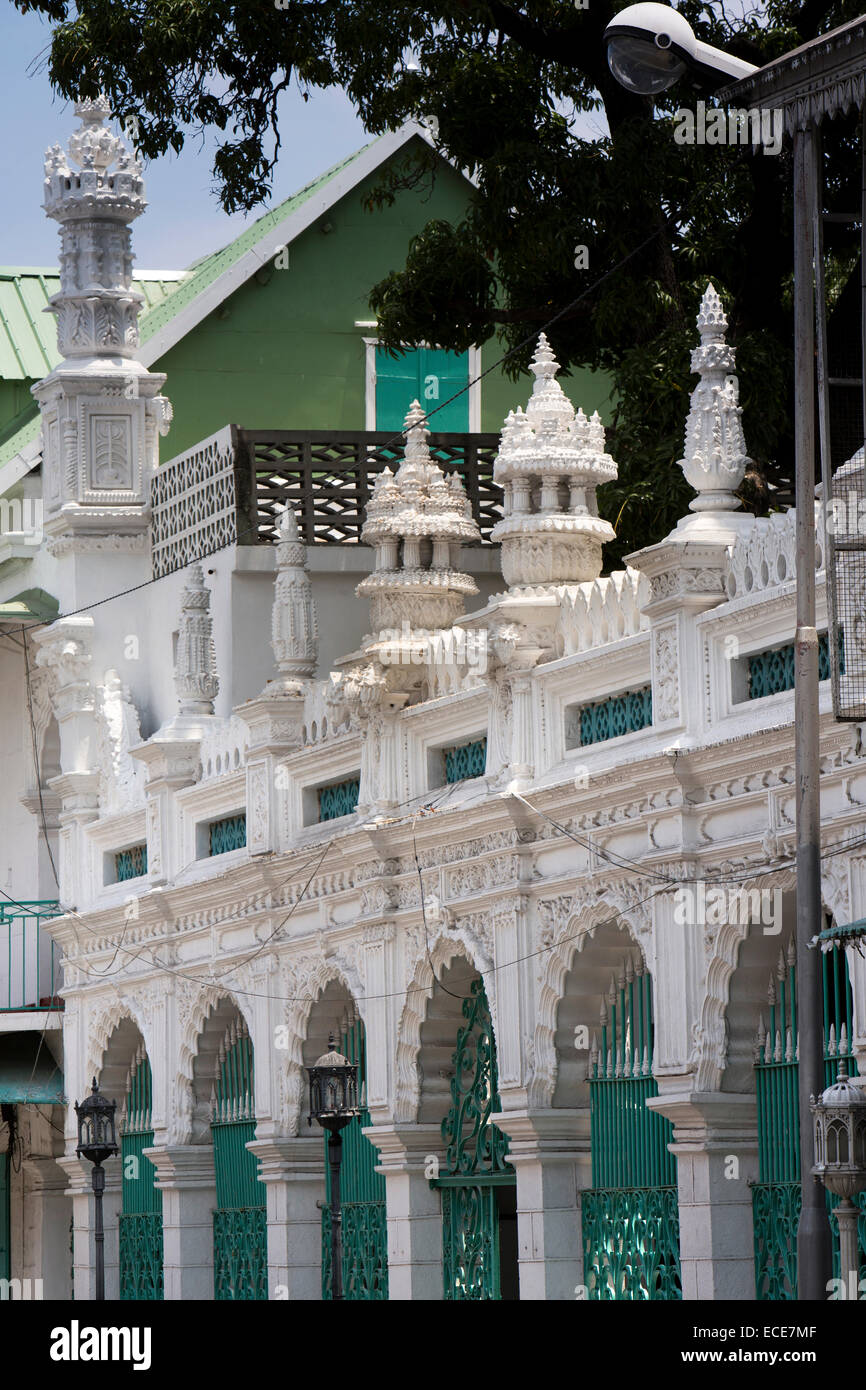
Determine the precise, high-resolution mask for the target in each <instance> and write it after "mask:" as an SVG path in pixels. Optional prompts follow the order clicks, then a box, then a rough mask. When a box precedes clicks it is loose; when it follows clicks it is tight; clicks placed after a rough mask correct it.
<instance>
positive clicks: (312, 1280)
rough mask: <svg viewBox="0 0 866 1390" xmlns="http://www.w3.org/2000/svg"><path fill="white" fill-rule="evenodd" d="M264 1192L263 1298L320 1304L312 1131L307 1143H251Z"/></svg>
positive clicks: (317, 1176)
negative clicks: (265, 1272)
mask: <svg viewBox="0 0 866 1390" xmlns="http://www.w3.org/2000/svg"><path fill="white" fill-rule="evenodd" d="M247 1148H248V1149H249V1151H250V1153H251V1154H254V1155H255V1157H256V1158H257V1159H258V1161H259V1180H260V1181H261V1182H263V1183H264V1184H265V1188H266V1190H267V1210H268V1297H269V1298H277V1299H287V1298H288V1299H305V1300H307V1301H308V1302H320V1301H321V1298H322V1207H321V1204H322V1203H324V1200H325V1156H324V1155H325V1150H324V1144H323V1142H322V1133H321V1130H319V1129H318V1128H317V1129H316V1132H315V1135H314V1136H313V1137H311V1138H309V1139H308V1138H303V1139H300V1138H298V1139H289V1138H286V1139H255V1140H254V1141H253V1142H252V1143H251V1144H248V1145H247Z"/></svg>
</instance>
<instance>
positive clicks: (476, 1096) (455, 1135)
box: [432, 979, 517, 1302]
mask: <svg viewBox="0 0 866 1390" xmlns="http://www.w3.org/2000/svg"><path fill="white" fill-rule="evenodd" d="M463 1017H464V1019H465V1020H466V1022H465V1023H464V1025H463V1027H462V1028H461V1029H460V1031H459V1033H458V1034H457V1047H456V1050H455V1052H454V1055H453V1057H452V1059H451V1060H452V1063H453V1065H454V1075H453V1077H452V1079H451V1104H450V1106H449V1108H448V1113H447V1115H446V1116H445V1119H444V1120H443V1121H442V1138H443V1140H444V1142H445V1168H444V1170H443V1171H441V1172H440V1174H439V1177H438V1178H435V1179H433V1180H432V1186H434V1187H438V1188H439V1189H440V1190H441V1193H442V1264H443V1279H444V1289H443V1292H444V1296H445V1298H446V1299H448V1300H453V1301H455V1302H465V1301H484V1300H491V1299H502V1298H516V1297H517V1281H516V1277H515V1274H516V1243H515V1241H514V1240H512V1239H511V1236H512V1234H513V1231H512V1228H514V1230H515V1231H516V1218H517V1205H516V1182H517V1179H516V1175H515V1172H514V1169H513V1168H512V1167H511V1165H510V1164H509V1163H508V1161H507V1153H508V1139H507V1138H506V1136H505V1135H504V1134H503V1133H502V1131H501V1130H500V1129H497V1127H496V1125H495V1124H493V1123H492V1121H491V1119H490V1116H491V1115H492V1114H495V1113H496V1112H497V1111H498V1110H499V1109H500V1101H499V1078H498V1075H497V1069H496V1042H495V1039H494V1036H493V1022H492V1020H491V1017H490V1007H489V1005H488V1003H487V995H486V993H485V990H484V982H483V981H482V980H480V979H479V980H475V981H474V982H473V984H472V987H471V989H470V992H469V994H468V996H467V998H466V999H464V1001H463ZM503 1228H505V1230H506V1231H507V1255H508V1258H507V1259H505V1260H504V1259H503V1254H504V1253H506V1251H505V1249H504V1247H505V1246H506V1242H505V1241H504V1240H503ZM503 1272H504V1273H505V1279H503Z"/></svg>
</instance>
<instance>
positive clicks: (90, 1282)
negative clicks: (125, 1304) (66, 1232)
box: [57, 1153, 122, 1303]
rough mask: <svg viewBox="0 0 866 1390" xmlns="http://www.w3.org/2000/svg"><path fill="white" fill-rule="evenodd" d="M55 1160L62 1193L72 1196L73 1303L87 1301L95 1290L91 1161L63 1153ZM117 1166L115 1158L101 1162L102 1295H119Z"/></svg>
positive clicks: (119, 1183) (119, 1199)
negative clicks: (62, 1180) (61, 1177)
mask: <svg viewBox="0 0 866 1390" xmlns="http://www.w3.org/2000/svg"><path fill="white" fill-rule="evenodd" d="M57 1162H58V1163H59V1165H60V1167H61V1168H62V1169H63V1171H64V1172H65V1173H66V1175H67V1177H68V1178H69V1187H68V1188H67V1191H66V1195H67V1197H71V1199H72V1251H73V1253H72V1270H73V1273H72V1282H73V1297H74V1299H75V1302H76V1303H87V1302H90V1301H91V1300H92V1299H93V1298H94V1296H95V1293H96V1286H95V1282H94V1278H95V1269H96V1242H95V1241H94V1238H93V1221H94V1210H93V1208H94V1199H93V1189H92V1186H91V1182H92V1178H91V1174H92V1171H93V1167H92V1164H90V1163H88V1162H87V1160H86V1159H83V1158H79V1157H78V1156H77V1155H76V1154H75V1153H72V1154H65V1155H64V1156H63V1157H62V1158H58V1160H57ZM121 1181H122V1177H121V1167H120V1161H119V1159H118V1160H117V1161H115V1160H114V1159H109V1161H108V1163H107V1164H106V1165H105V1192H104V1195H103V1199H102V1221H103V1228H104V1231H105V1246H104V1249H105V1298H106V1301H114V1300H117V1299H118V1298H119V1297H120V1269H119V1258H120V1250H119V1244H118V1232H119V1217H120V1211H121V1205H122V1199H121V1192H120V1188H121Z"/></svg>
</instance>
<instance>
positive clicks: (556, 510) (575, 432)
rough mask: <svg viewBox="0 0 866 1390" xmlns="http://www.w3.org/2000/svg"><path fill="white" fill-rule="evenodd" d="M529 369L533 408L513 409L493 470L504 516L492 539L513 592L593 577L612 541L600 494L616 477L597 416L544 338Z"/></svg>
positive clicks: (598, 570)
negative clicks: (566, 382)
mask: <svg viewBox="0 0 866 1390" xmlns="http://www.w3.org/2000/svg"><path fill="white" fill-rule="evenodd" d="M530 367H531V370H532V372H533V373H534V375H535V385H534V387H533V390H532V396H531V398H530V401H529V404H528V405H527V408H526V411H525V412H524V411H523V410H522V409H518V410H517V411H511V412H509V414H508V417H507V419H506V421H505V425H504V428H503V430H502V435H501V439H500V446H499V453H498V454H497V456H496V462H495V463H494V465H493V476H494V479H495V480H496V482H498V483H501V485H502V488H503V491H504V507H505V515H504V516H503V518H502V520H501V521H499V522H497V524H496V525H495V526H494V528H493V530H492V531H491V533H490V535H491V540H498V541H501V542H502V573H503V575H504V577H505V581H506V583H507V584H508V586H509V588H515V587H518V586H521V585H532V586H538V585H550V584H566V583H580V582H582V581H585V580H591V579H594V578H595V577H596V576H597V575H598V574H599V573H600V571H601V563H602V557H601V548H602V544H603V543H604V542H605V541H611V540H613V538H614V531H613V527H612V526H611V525H610V523H609V522H607V521H603V520H602V519H601V518H600V517H599V515H598V505H597V503H596V496H595V492H596V488H597V487H598V485H599V484H600V483H606V482H610V481H611V480H612V479H613V478H615V477H616V476H617V467H616V464H615V463H614V461H613V459H612V458H611V457H610V455H609V454H607V453H605V449H604V426H603V425H602V423H601V419H600V417H599V414H598V412H597V411H596V412H595V414H594V415H593V416H592V418H591V419H589V420H588V419H587V417H586V416H585V415H584V413H583V411H582V410H578V411H577V413H575V410H574V406H573V405H572V404H571V402H570V401H569V399H568V397H567V396H566V395H565V393H564V391H563V390H562V387H561V386H560V385H559V382H558V381H557V380H556V373H557V372H558V371H559V363H558V362H557V360H556V358H555V357H554V355H553V352H552V351H551V348H550V344H549V343H548V341H547V338H546V337H545V335H544V334H543V333H542V334H541V335H540V337H539V339H538V347H537V349H536V353H535V357H534V358H533V360H532V362H531V364H530Z"/></svg>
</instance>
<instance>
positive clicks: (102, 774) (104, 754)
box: [96, 670, 144, 815]
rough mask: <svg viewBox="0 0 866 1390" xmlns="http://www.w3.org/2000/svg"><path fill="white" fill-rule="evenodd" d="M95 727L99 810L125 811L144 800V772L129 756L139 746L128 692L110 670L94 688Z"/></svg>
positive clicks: (135, 717)
mask: <svg viewBox="0 0 866 1390" xmlns="http://www.w3.org/2000/svg"><path fill="white" fill-rule="evenodd" d="M96 727H97V768H98V772H99V805H100V810H101V812H102V814H103V815H104V814H107V813H110V812H112V813H113V812H118V811H126V810H129V809H130V808H131V807H133V806H136V805H139V804H140V803H141V802H142V801H143V800H144V768H143V767H142V766H141V764H136V762H135V761H134V760H133V758H132V756H131V754H130V749H131V748H134V747H135V746H136V745H137V744H139V743H140V742H141V729H140V726H139V717H138V710H137V709H136V707H135V705H134V704H133V702H132V700H131V699H130V696H129V690H128V688H127V687H126V686H125V685H124V683H123V681H122V680H121V679H120V676H119V675H118V674H117V672H116V671H114V670H111V671H106V673H105V681H104V683H103V684H102V685H99V686H97V687H96Z"/></svg>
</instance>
